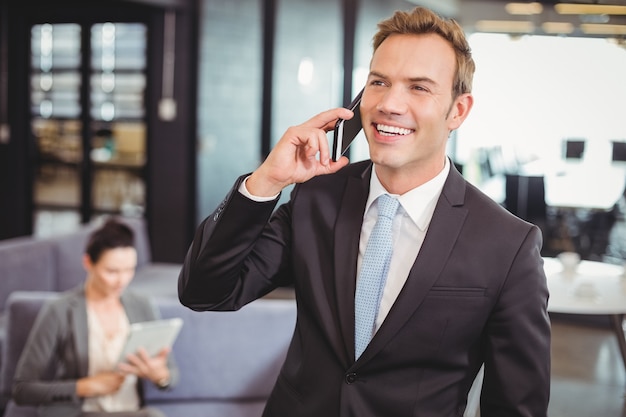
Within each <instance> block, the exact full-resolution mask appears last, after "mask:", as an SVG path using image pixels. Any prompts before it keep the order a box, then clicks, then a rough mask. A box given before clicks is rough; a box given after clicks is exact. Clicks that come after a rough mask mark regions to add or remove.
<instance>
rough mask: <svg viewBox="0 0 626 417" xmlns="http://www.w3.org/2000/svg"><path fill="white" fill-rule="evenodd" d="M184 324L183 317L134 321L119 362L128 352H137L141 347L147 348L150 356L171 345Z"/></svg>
mask: <svg viewBox="0 0 626 417" xmlns="http://www.w3.org/2000/svg"><path fill="white" fill-rule="evenodd" d="M182 325H183V320H182V319H181V318H172V319H165V320H153V321H144V322H139V323H132V324H131V325H130V329H129V332H128V338H127V339H126V344H125V345H124V348H123V349H122V352H121V354H120V357H119V362H123V361H124V360H125V359H126V356H127V355H128V354H130V353H136V352H137V350H138V349H139V348H140V347H143V348H144V349H146V351H147V352H148V354H149V355H150V356H154V355H156V354H157V353H159V351H160V350H161V349H163V348H165V347H171V346H172V345H173V344H174V341H175V340H176V337H177V336H178V333H179V332H180V328H181V327H182Z"/></svg>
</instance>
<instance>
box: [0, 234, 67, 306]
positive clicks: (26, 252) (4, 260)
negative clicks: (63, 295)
mask: <svg viewBox="0 0 626 417" xmlns="http://www.w3.org/2000/svg"><path fill="white" fill-rule="evenodd" d="M0 265H2V268H0V281H1V287H0V288H1V289H2V290H1V291H0V311H4V309H5V308H6V302H7V297H9V295H10V294H11V293H12V292H14V291H20V290H25V291H30V290H41V291H53V290H55V289H56V278H55V277H56V272H55V261H54V244H53V243H52V242H50V241H47V240H37V239H32V238H29V237H24V238H13V239H9V240H5V241H2V242H0Z"/></svg>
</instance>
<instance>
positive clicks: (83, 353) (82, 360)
mask: <svg viewBox="0 0 626 417" xmlns="http://www.w3.org/2000/svg"><path fill="white" fill-rule="evenodd" d="M70 302H71V306H70V316H71V317H70V321H71V326H72V333H73V334H74V345H75V347H76V356H77V358H76V359H77V363H78V373H79V375H81V376H87V372H88V371H89V359H88V358H89V345H88V338H89V329H88V326H87V303H86V301H85V292H84V290H83V288H82V287H81V289H80V290H78V291H77V292H76V293H75V294H74V298H73V299H72V300H71V301H70Z"/></svg>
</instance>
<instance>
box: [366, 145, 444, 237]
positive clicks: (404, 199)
mask: <svg viewBox="0 0 626 417" xmlns="http://www.w3.org/2000/svg"><path fill="white" fill-rule="evenodd" d="M449 172H450V161H449V159H448V158H447V157H446V160H445V164H444V167H443V169H442V170H441V172H439V174H437V175H436V176H435V177H434V178H432V179H431V180H429V181H428V182H426V183H424V184H422V185H420V186H419V187H416V188H413V189H412V190H409V191H407V192H406V193H404V194H402V195H400V196H399V195H397V194H391V193H389V192H388V191H387V190H386V189H385V187H383V185H382V184H381V183H380V180H379V179H378V175H376V165H374V166H373V168H372V176H371V178H370V193H369V196H368V198H367V204H366V205H365V213H367V211H368V210H369V209H370V207H371V205H372V203H373V202H374V201H376V199H377V198H378V197H380V196H381V195H382V194H389V195H392V196H394V197H396V198H398V200H399V201H400V207H402V213H403V214H404V215H408V216H409V217H410V218H411V220H412V221H413V222H414V223H415V224H416V225H417V227H418V228H419V229H420V230H421V231H424V230H426V228H427V227H428V224H429V223H430V219H431V218H432V214H433V212H434V210H435V205H436V203H437V200H438V199H439V196H440V195H441V191H442V190H443V185H444V183H445V182H446V178H448V173H449Z"/></svg>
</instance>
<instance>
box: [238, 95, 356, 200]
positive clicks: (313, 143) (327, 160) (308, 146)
mask: <svg viewBox="0 0 626 417" xmlns="http://www.w3.org/2000/svg"><path fill="white" fill-rule="evenodd" d="M353 115H354V113H352V111H350V110H348V109H344V108H342V107H340V108H336V109H332V110H328V111H325V112H323V113H320V114H318V115H317V116H314V117H313V118H311V119H309V120H308V121H306V122H304V123H302V124H301V125H298V126H293V127H290V128H289V129H287V131H286V132H285V134H284V135H283V136H282V138H281V139H280V140H279V141H278V143H277V144H276V146H275V147H274V149H273V150H272V152H271V153H270V154H269V155H268V157H267V159H266V160H265V161H264V162H263V164H261V166H260V167H259V168H258V169H257V170H256V171H254V172H253V173H252V175H251V176H250V177H249V178H248V180H247V182H246V188H247V189H248V191H249V192H250V193H251V194H252V195H255V196H258V197H270V196H273V195H276V194H278V193H279V192H280V191H282V189H283V188H285V187H286V186H288V185H291V184H295V183H301V182H305V181H307V180H309V179H311V178H313V177H314V176H317V175H323V174H331V173H333V172H336V171H338V170H339V169H341V168H343V167H344V166H346V165H347V164H348V158H346V157H341V159H340V160H339V161H337V162H333V161H332V159H331V154H330V153H331V151H330V150H329V146H328V138H327V137H326V132H328V131H330V130H332V129H333V128H334V126H335V122H336V121H337V119H339V118H342V119H351V118H352V117H353Z"/></svg>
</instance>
